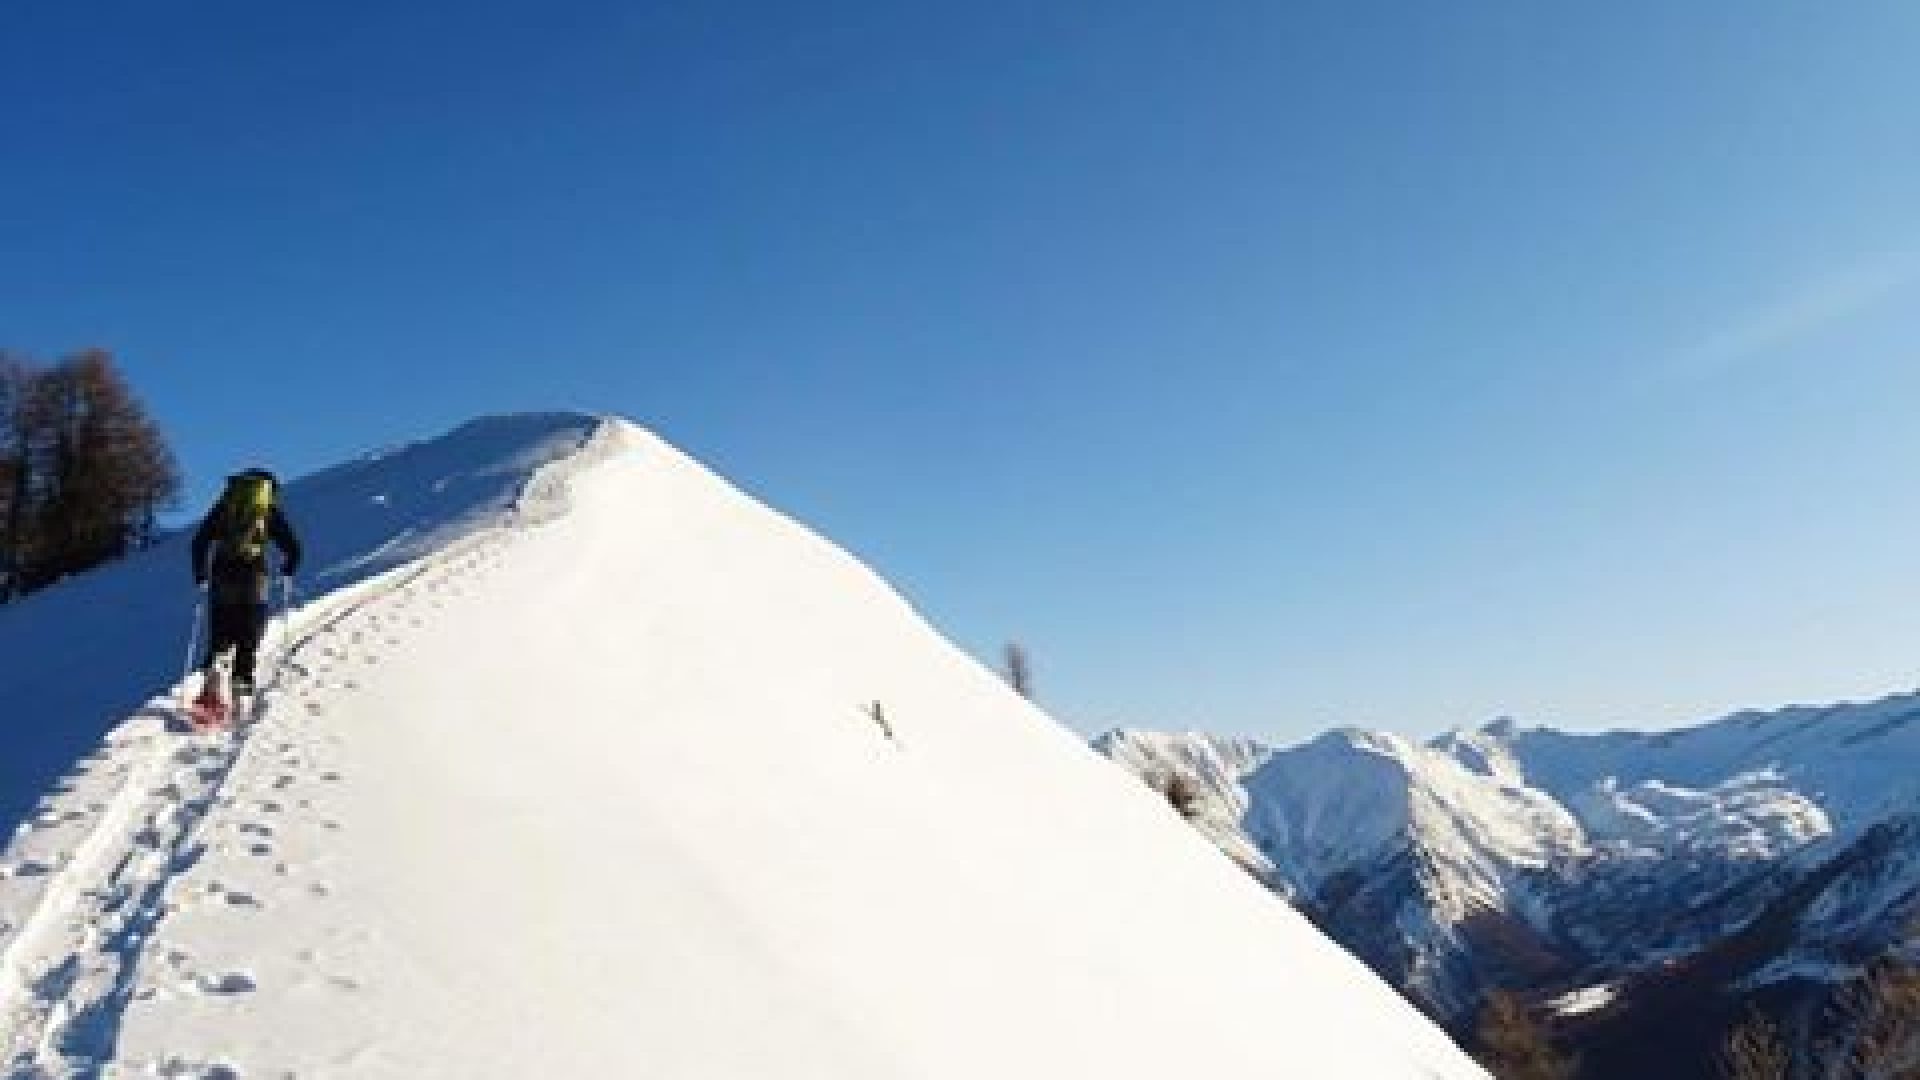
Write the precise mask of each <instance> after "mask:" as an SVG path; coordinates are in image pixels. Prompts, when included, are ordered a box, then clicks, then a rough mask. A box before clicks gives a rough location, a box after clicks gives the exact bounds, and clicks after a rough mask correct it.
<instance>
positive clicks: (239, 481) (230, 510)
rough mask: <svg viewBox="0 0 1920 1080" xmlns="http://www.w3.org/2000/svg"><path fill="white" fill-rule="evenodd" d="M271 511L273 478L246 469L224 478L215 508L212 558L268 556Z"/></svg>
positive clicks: (252, 558)
mask: <svg viewBox="0 0 1920 1080" xmlns="http://www.w3.org/2000/svg"><path fill="white" fill-rule="evenodd" d="M272 513H273V480H272V479H271V478H270V477H267V476H265V475H263V474H261V473H257V472H245V473H240V474H239V475H237V476H230V477H228V478H227V489H226V490H225V491H223V492H221V493H220V502H219V505H217V506H216V507H215V508H214V514H215V519H214V520H215V524H214V545H215V546H214V551H215V555H214V558H215V559H217V560H219V561H221V562H226V561H229V560H242V561H246V562H259V561H260V560H262V559H265V558H266V556H267V518H268V517H269V516H270V515H271V514H272Z"/></svg>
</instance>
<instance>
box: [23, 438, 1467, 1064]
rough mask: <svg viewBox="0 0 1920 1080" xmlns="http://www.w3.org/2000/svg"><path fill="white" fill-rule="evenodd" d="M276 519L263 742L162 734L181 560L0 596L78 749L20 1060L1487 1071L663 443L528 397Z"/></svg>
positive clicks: (323, 480) (1228, 755)
mask: <svg viewBox="0 0 1920 1080" xmlns="http://www.w3.org/2000/svg"><path fill="white" fill-rule="evenodd" d="M286 503H287V508H288V512H289V514H290V515H291V516H293V518H294V519H295V521H296V523H297V524H298V525H299V527H300V528H301V529H302V531H303V532H304V533H305V536H306V539H307V541H308V546H309V548H310V549H311V552H312V556H311V559H310V566H311V568H312V578H311V581H310V584H311V585H312V586H313V595H311V596H309V597H308V598H307V601H306V603H305V604H304V605H303V606H302V607H301V608H300V609H299V610H298V611H295V612H293V613H291V615H290V617H289V618H287V619H286V620H285V621H283V622H281V623H279V624H277V625H276V626H275V628H274V631H273V633H272V635H271V636H270V638H269V641H268V647H267V651H266V654H265V664H264V673H265V678H266V686H267V687H268V690H269V693H268V696H267V701H266V704H265V708H264V711H263V712H261V713H260V714H259V716H258V718H257V720H255V722H254V723H253V724H252V725H251V726H248V727H245V728H243V729H241V730H240V731H239V732H237V733H235V734H234V735H233V736H230V737H229V736H215V737H200V736H192V735H188V734H185V733H183V732H180V731H178V730H176V729H174V728H173V727H172V726H171V725H170V721H171V720H172V719H173V717H174V715H175V711H176V709H177V702H178V700H179V695H180V692H181V689H182V688H177V687H172V686H170V683H171V682H172V679H173V677H174V675H175V674H176V673H177V672H178V664H179V659H180V657H179V646H180V645H181V643H182V640H183V637H184V634H185V632H186V630H187V628H188V625H189V613H190V611H191V608H192V599H193V592H192V589H191V586H190V584H189V583H188V579H187V566H186V558H185V556H184V554H183V553H182V552H181V551H180V550H179V549H178V542H177V541H176V542H175V543H174V544H173V545H172V546H171V547H165V548H162V549H160V550H156V551H154V552H150V553H147V554H146V555H144V556H142V557H140V558H137V559H134V560H130V561H129V562H127V563H125V564H123V565H120V566H116V567H113V568H111V569H108V570H106V571H103V572H101V574H99V575H96V576H93V577H91V578H90V579H87V580H83V581H80V582H75V583H74V584H73V585H70V586H62V587H60V588H57V589H54V590H50V591H49V592H48V593H46V594H43V595H42V596H39V597H36V598H35V599H34V601H33V602H32V603H31V604H28V605H22V606H21V607H20V608H19V609H16V610H10V611H6V612H0V655H7V656H8V657H9V658H10V661H12V660H16V659H21V660H24V661H25V662H24V663H19V664H15V663H11V662H10V663H9V665H8V666H7V667H6V668H5V669H4V670H0V701H7V702H21V701H26V702H29V703H31V704H32V706H33V712H34V717H35V719H36V720H37V721H38V725H37V728H36V730H39V729H45V730H46V731H57V732H80V733H82V736H81V737H82V738H83V739H84V745H68V746H67V747H66V749H67V750H68V751H70V753H68V754H67V756H66V757H65V758H64V762H65V768H66V772H65V774H64V776H62V777H58V778H50V777H42V778H40V779H43V780H45V781H46V782H45V783H42V784H40V785H39V786H38V787H37V788H35V789H34V790H33V792H32V794H31V798H37V799H40V800H41V801H40V802H39V805H37V806H34V807H32V808H31V809H25V808H23V809H21V810H20V812H19V813H18V814H16V815H15V816H14V817H13V818H12V819H10V820H9V821H8V822H7V824H9V825H12V824H18V825H19V826H20V828H19V829H18V831H17V834H16V835H15V838H14V840H13V842H12V843H11V844H10V845H9V846H8V848H7V850H6V852H5V853H4V855H0V1050H3V1052H4V1055H5V1061H6V1064H7V1066H8V1071H9V1073H10V1074H11V1073H12V1072H16V1071H17V1072H19V1073H20V1074H21V1075H34V1076H39V1075H70V1074H73V1075H94V1074H112V1075H119V1074H121V1073H125V1074H127V1075H134V1074H136V1073H137V1074H140V1075H149V1074H151V1075H197V1076H215V1075H281V1074H291V1073H298V1074H300V1075H307V1074H308V1073H310V1072H313V1073H319V1072H328V1073H332V1072H340V1073H343V1074H350V1075H353V1076H356V1077H374V1078H381V1077H429V1078H430V1077H448V1078H452V1077H461V1078H469V1077H496V1076H497V1077H508V1076H513V1077H519V1076H548V1075H623V1076H624V1075H635V1076H638V1075H644V1076H649V1077H661V1078H667V1080H674V1078H687V1080H694V1078H698V1080H726V1078H731V1077H738V1078H743V1080H745V1078H755V1080H758V1078H764V1077H769V1076H780V1077H792V1078H796V1080H801V1078H815V1077H818V1078H822V1080H825V1078H832V1080H892V1078H895V1077H901V1076H913V1077H923V1078H928V1080H946V1078H951V1080H963V1078H964V1080H975V1078H978V1077H985V1076H992V1077H1014V1078H1017V1077H1026V1076H1033V1077H1040V1076H1046V1077H1053V1076H1100V1077H1106V1078H1115V1080H1119V1078H1128V1077H1139V1078H1142V1080H1145V1078H1148V1077H1160V1076H1164V1075H1167V1074H1170V1073H1176V1072H1178V1073H1198V1074H1202V1075H1220V1076H1241V1075H1256V1074H1264V1073H1269V1072H1271V1071H1273V1070H1274V1069H1275V1068H1279V1069H1281V1070H1282V1071H1286V1072H1289V1073H1298V1074H1299V1075H1303V1076H1342V1077H1356V1078H1379V1080H1414V1078H1416V1077H1419V1078H1422V1080H1435V1078H1441V1080H1470V1078H1479V1077H1482V1076H1483V1074H1482V1073H1481V1072H1480V1070H1478V1069H1477V1068H1476V1067H1474V1066H1473V1065H1472V1063H1471V1062H1470V1061H1468V1060H1467V1059H1466V1058H1465V1057H1464V1056H1463V1055H1462V1054H1461V1053H1460V1052H1459V1051H1458V1050H1457V1049H1456V1048H1454V1047H1453V1046H1452V1045H1451V1044H1450V1043H1449V1042H1448V1041H1447V1040H1446V1038H1445V1037H1444V1035H1442V1034H1441V1033H1440V1031H1439V1030H1438V1029H1437V1028H1436V1027H1434V1026H1433V1025H1432V1024H1431V1023H1429V1022H1428V1021H1427V1020H1426V1019H1425V1018H1423V1017H1422V1016H1420V1015H1419V1014H1418V1013H1417V1012H1415V1011H1414V1010H1413V1009H1412V1008H1411V1007H1410V1006H1408V1005H1407V1004H1406V1003H1405V1002H1404V1001H1402V1000H1401V999H1400V998H1398V997H1397V996H1396V995H1395V994H1394V993H1393V992H1392V991H1391V990H1390V989H1389V988H1388V987H1387V986H1386V985H1385V984H1383V983H1382V982H1380V981H1379V980H1378V979H1377V978H1375V977H1374V976H1373V975H1372V974H1371V973H1369V972H1367V971H1366V970H1365V969H1364V968H1362V967H1361V966H1360V965H1359V964H1358V963H1356V962H1355V961H1354V960H1353V959H1352V958H1351V957H1350V956H1348V955H1347V954H1345V953H1344V952H1342V951H1341V950H1339V949H1338V948H1337V947H1335V946H1334V945H1332V944H1331V943H1330V942H1329V941H1327V940H1326V939H1325V938H1324V937H1323V936H1321V934H1320V933H1319V932H1318V931H1316V930H1315V929H1314V928H1313V927H1312V926H1311V925H1309V924H1308V923H1307V922H1306V921H1305V920H1304V919H1302V918H1301V917H1300V916H1298V915H1297V914H1295V913H1294V912H1293V911H1292V910H1291V909H1290V908H1288V907H1287V906H1286V905H1283V904H1280V903H1276V902H1275V901H1274V900H1273V898H1272V897H1271V896H1270V895H1268V894H1267V893H1266V892H1265V891H1264V890H1262V889H1261V888H1260V886H1259V885H1258V884H1257V883H1256V882H1255V881H1254V880H1253V879H1251V878H1250V877H1248V876H1247V875H1246V874H1244V873H1242V872H1240V871H1239V870H1238V869H1236V868H1234V867H1233V866H1232V865H1231V864H1229V863H1228V862H1226V861H1225V860H1222V859H1220V858H1219V857H1218V855H1217V854H1216V853H1215V852H1213V851H1212V850H1210V849H1209V848H1208V846H1207V845H1206V844H1205V843H1204V842H1203V841H1201V840H1200V839H1199V838H1197V837H1195V836H1194V835H1193V833H1192V831H1191V830H1190V829H1189V828H1187V826H1186V825H1185V824H1184V823H1183V822H1182V821H1181V819H1180V817H1179V815H1177V814H1175V813H1173V812H1172V811H1171V810H1170V809H1169V807H1168V806H1167V803H1166V800H1164V799H1162V798H1159V797H1157V796H1155V795H1154V794H1153V793H1152V792H1149V791H1147V790H1145V789H1143V788H1142V787H1141V785H1139V784H1137V783H1135V782H1133V781H1132V780H1131V779H1130V778H1127V777H1125V776H1123V775H1121V774H1119V773H1118V771H1117V770H1115V769H1114V768H1112V767H1111V765H1109V764H1108V763H1106V762H1105V761H1103V760H1101V759H1100V758H1099V757H1097V756H1096V755H1094V754H1093V753H1091V752H1090V751H1089V750H1088V749H1087V748H1086V746H1085V745H1084V744H1083V743H1081V742H1080V741H1079V740H1078V739H1076V738H1075V737H1073V736H1072V735H1071V734H1070V733H1069V732H1067V731H1065V730H1064V729H1062V728H1060V727H1059V726H1057V725H1055V724H1054V723H1053V722H1052V721H1050V720H1049V719H1048V718H1047V717H1045V716H1044V715H1043V714H1041V713H1040V712H1039V711H1037V710H1036V709H1035V708H1034V707H1033V706H1032V705H1030V704H1029V703H1027V702H1026V701H1025V700H1023V699H1021V698H1020V697H1019V696H1017V695H1016V694H1014V693H1013V692H1012V691H1011V690H1009V689H1008V688H1007V687H1006V686H1005V685H1004V684H1003V683H1002V681H1001V680H1000V679H999V678H998V677H996V676H995V675H994V673H992V672H991V671H988V670H986V669H985V668H983V667H982V666H981V665H979V664H978V663H976V662H974V661H973V660H972V659H971V658H969V657H967V656H966V655H964V654H963V653H961V652H960V651H959V650H958V649H956V648H954V647H953V646H952V645H951V644H950V643H948V642H947V641H946V640H945V639H943V638H942V637H941V636H940V635H939V634H938V633H937V632H936V631H935V630H934V629H933V628H932V627H930V626H928V625H927V624H926V623H925V622H924V621H923V620H922V619H921V618H920V617H919V616H918V615H917V614H915V613H914V611H913V610H912V608H911V607H910V606H909V605H908V604H907V603H906V602H905V601H904V600H902V598H901V597H900V596H899V595H898V594H897V593H895V592H894V591H893V590H892V589H891V588H889V587H888V586H887V585H886V583H885V582H884V581H882V580H881V579H880V578H879V577H878V576H877V575H875V574H874V573H873V572H872V571H870V570H869V569H868V568H866V567H864V566H862V565H861V564H860V563H859V562H858V561H857V560H855V559H853V558H852V557H851V556H849V555H847V554H846V553H845V552H844V551H842V550H840V549H839V548H837V547H835V546H834V545H832V544H830V543H828V542H827V541H825V540H824V539H822V538H821V537H819V536H817V535H815V534H813V533H812V532H810V531H808V530H807V529H805V528H804V527H802V526H800V525H799V524H797V523H795V522H793V521H791V520H790V519H787V518H785V517H783V516H781V515H779V514H777V513H775V512H773V511H771V510H769V509H767V508H766V507H764V506H762V505H760V504H759V503H757V502H755V501H754V500H752V499H750V498H748V497H746V496H745V495H743V494H741V493H740V492H739V491H737V490H736V489H734V488H733V487H731V486H730V485H728V484H727V483H725V482H724V481H722V480H721V479H719V478H718V477H716V476H714V475H713V474H711V473H710V472H708V471H707V470H706V469H704V468H703V467H701V466H700V465H698V463H696V462H693V461H692V460H691V459H689V458H687V457H686V456H685V455H683V454H680V453H679V452H677V451H675V450H673V449H672V448H671V447H670V446H668V445H667V444H665V443H664V442H662V441H660V440H659V439H657V438H655V437H653V436H652V435H650V434H647V433H646V432H644V431H642V430H641V429H638V428H636V427H633V426H631V425H628V424H626V423H624V422H621V421H617V420H603V419H600V418H593V417H574V416H559V417H552V416H549V417H538V418H499V419H496V420H491V421H486V422H481V423H478V424H475V425H469V426H468V427H467V428H463V429H461V430H460V431H458V432H455V433H453V434H452V435H449V436H447V437H445V438H443V439H438V440H430V441H428V442H424V443H418V444H411V445H408V446H404V447H400V448H397V449H395V450H392V451H389V452H386V453H382V454H380V455H377V456H369V457H366V458H363V459H361V460H359V461H356V462H352V463H349V464H348V465H345V466H342V467H340V468H339V469H335V470H329V471H328V472H326V473H321V474H318V475H316V476H314V477H311V478H308V479H306V480H302V481H299V482H296V483H294V484H292V485H290V486H289V488H288V490H287V497H286ZM62 650H72V653H71V655H70V654H69V653H68V652H66V651H62ZM76 658H77V662H78V663H81V664H84V665H85V666H84V667H83V668H75V667H72V666H70V665H73V664H75V663H76ZM47 671H51V672H53V673H54V675H53V676H52V677H51V678H48V677H45V676H43V675H42V673H43V672H47ZM80 671H84V672H86V673H87V674H89V675H94V674H96V673H97V674H98V675H99V678H98V679H97V680H96V681H97V682H98V683H101V684H103V685H102V686H100V687H96V688H93V689H88V690H86V691H84V692H83V693H77V694H72V695H69V696H62V695H61V693H59V692H57V691H58V690H59V689H60V688H62V687H65V686H66V685H67V684H69V683H74V682H77V681H79V679H78V678H77V675H78V672H80ZM89 695H90V696H89ZM123 695H124V696H131V697H132V701H131V702H125V703H119V699H120V698H121V697H122V696H123ZM143 699H144V700H146V701H147V704H146V706H145V707H144V708H139V709H137V710H136V711H134V712H133V714H132V715H130V716H125V717H124V718H123V719H117V720H111V721H110V720H109V719H108V718H110V717H115V716H118V715H119V712H116V711H115V706H116V704H117V703H118V709H119V710H120V712H124V710H125V709H126V708H129V707H131V706H133V705H137V703H138V702H139V701H140V700H143ZM103 728H104V730H103ZM57 743H58V740H49V742H48V745H50V746H52V745H57ZM1126 743H1127V745H1132V746H1136V747H1142V748H1146V749H1149V750H1154V751H1155V752H1164V751H1168V750H1169V749H1170V747H1169V746H1167V745H1159V746H1155V745H1153V742H1152V740H1146V739H1132V738H1129V739H1128V740H1126ZM43 749H44V748H43ZM1207 752H1208V753H1211V754H1213V755H1214V759H1215V760H1216V761H1217V764H1218V767H1219V769H1220V770H1221V771H1222V772H1223V774H1224V773H1225V772H1227V771H1231V770H1236V769H1240V768H1243V767H1245V766H1246V765H1247V764H1249V763H1250V762H1252V761H1253V760H1254V759H1255V758H1257V757H1258V753H1257V751H1255V750H1254V748H1252V747H1250V746H1235V745H1233V744H1229V743H1220V744H1215V745H1213V746H1212V747H1211V748H1210V749H1209V750H1208V751H1207ZM42 756H43V757H44V756H46V755H45V754H43V755H42ZM1195 760H1200V759H1199V758H1197V757H1196V758H1195ZM11 764H12V763H11V762H10V763H9V766H11ZM25 775H26V774H24V773H19V774H15V775H14V776H13V777H11V778H12V779H20V778H21V777H23V776H25ZM56 780H57V782H56ZM14 794H15V795H16V796H18V795H19V792H18V791H16V792H14ZM27 801H28V802H30V801H31V799H29V800H27ZM1116 1033H1124V1037H1116Z"/></svg>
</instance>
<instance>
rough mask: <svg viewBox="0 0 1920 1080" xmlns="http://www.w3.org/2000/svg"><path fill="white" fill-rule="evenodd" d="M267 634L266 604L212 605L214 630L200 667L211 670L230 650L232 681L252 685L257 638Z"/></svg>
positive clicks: (258, 645)
mask: <svg viewBox="0 0 1920 1080" xmlns="http://www.w3.org/2000/svg"><path fill="white" fill-rule="evenodd" d="M266 632H267V605H265V604H227V603H220V602H218V601H215V602H214V605H213V628H212V631H211V632H210V634H209V635H208V638H207V652H206V656H205V657H204V658H203V659H202V660H201V661H200V666H201V667H203V668H210V667H212V666H213V660H214V658H215V657H217V656H219V655H220V654H221V653H223V652H225V651H227V650H228V649H232V650H233V678H234V681H235V682H243V683H248V684H251V683H252V682H253V665H254V661H255V660H257V659H258V658H259V655H260V636H261V635H262V634H265V633H266Z"/></svg>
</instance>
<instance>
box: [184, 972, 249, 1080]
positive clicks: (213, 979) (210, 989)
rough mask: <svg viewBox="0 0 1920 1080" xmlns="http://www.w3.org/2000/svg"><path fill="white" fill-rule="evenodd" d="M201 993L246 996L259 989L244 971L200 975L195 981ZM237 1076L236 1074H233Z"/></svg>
mask: <svg viewBox="0 0 1920 1080" xmlns="http://www.w3.org/2000/svg"><path fill="white" fill-rule="evenodd" d="M195 983H196V984H197V985H198V986H199V987H200V989H201V991H203V992H205V993H208V994H247V993H251V992H253V991H255V990H258V989H260V984H259V983H256V982H254V981H253V976H252V975H250V974H248V973H247V972H244V971H228V972H223V973H222V974H219V975H202V976H200V977H199V978H198V979H196V980H195ZM233 1075H235V1076H238V1075H239V1074H238V1073H235V1074H233Z"/></svg>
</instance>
